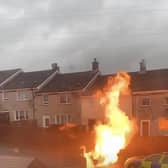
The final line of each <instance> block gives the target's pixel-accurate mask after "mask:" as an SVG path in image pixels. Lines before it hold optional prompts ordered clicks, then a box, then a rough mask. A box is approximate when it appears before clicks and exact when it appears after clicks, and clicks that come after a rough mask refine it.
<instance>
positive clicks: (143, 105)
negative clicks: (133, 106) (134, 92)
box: [140, 96, 151, 107]
mask: <svg viewBox="0 0 168 168" xmlns="http://www.w3.org/2000/svg"><path fill="white" fill-rule="evenodd" d="M144 99H149V104H143V100H144ZM140 103H141V104H140V105H141V106H142V107H148V106H151V98H150V97H149V96H144V97H141V102H140Z"/></svg>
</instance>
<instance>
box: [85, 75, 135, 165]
mask: <svg viewBox="0 0 168 168" xmlns="http://www.w3.org/2000/svg"><path fill="white" fill-rule="evenodd" d="M129 84H130V77H129V75H128V74H127V73H125V72H120V73H118V74H117V76H116V77H115V78H113V79H110V80H109V82H108V87H107V88H106V91H105V93H103V94H104V95H103V97H101V98H100V103H102V104H104V105H105V116H106V119H107V121H106V123H105V124H102V123H99V124H98V125H96V126H95V133H96V140H95V147H94V149H93V151H91V152H88V153H87V152H85V151H84V157H85V159H86V161H87V168H97V167H104V166H109V165H111V164H113V163H115V162H116V161H117V159H118V156H117V154H118V153H119V151H120V150H121V149H123V148H124V147H126V145H127V144H128V139H129V138H128V136H130V135H131V134H132V133H133V123H132V122H131V121H130V120H129V118H128V116H126V114H125V113H124V112H123V111H122V110H121V109H120V107H119V100H120V95H121V93H126V92H127V93H128V91H129Z"/></svg>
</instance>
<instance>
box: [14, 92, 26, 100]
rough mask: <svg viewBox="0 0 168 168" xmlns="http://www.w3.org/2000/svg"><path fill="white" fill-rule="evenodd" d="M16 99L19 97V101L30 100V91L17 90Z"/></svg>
mask: <svg viewBox="0 0 168 168" xmlns="http://www.w3.org/2000/svg"><path fill="white" fill-rule="evenodd" d="M16 99H17V100H18V101H25V100H28V99H29V95H28V92H24V91H19V92H17V95H16Z"/></svg>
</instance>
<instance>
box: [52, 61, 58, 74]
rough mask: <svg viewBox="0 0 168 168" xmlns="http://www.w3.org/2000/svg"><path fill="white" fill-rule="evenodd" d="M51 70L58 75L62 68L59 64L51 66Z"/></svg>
mask: <svg viewBox="0 0 168 168" xmlns="http://www.w3.org/2000/svg"><path fill="white" fill-rule="evenodd" d="M51 68H52V70H54V71H57V72H58V73H59V72H60V68H59V66H58V64H57V63H53V64H51Z"/></svg>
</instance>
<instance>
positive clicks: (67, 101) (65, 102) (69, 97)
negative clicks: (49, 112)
mask: <svg viewBox="0 0 168 168" xmlns="http://www.w3.org/2000/svg"><path fill="white" fill-rule="evenodd" d="M62 98H65V99H64V100H65V101H61V100H62ZM59 103H60V104H72V102H71V96H70V95H69V94H61V95H60V98H59Z"/></svg>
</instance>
